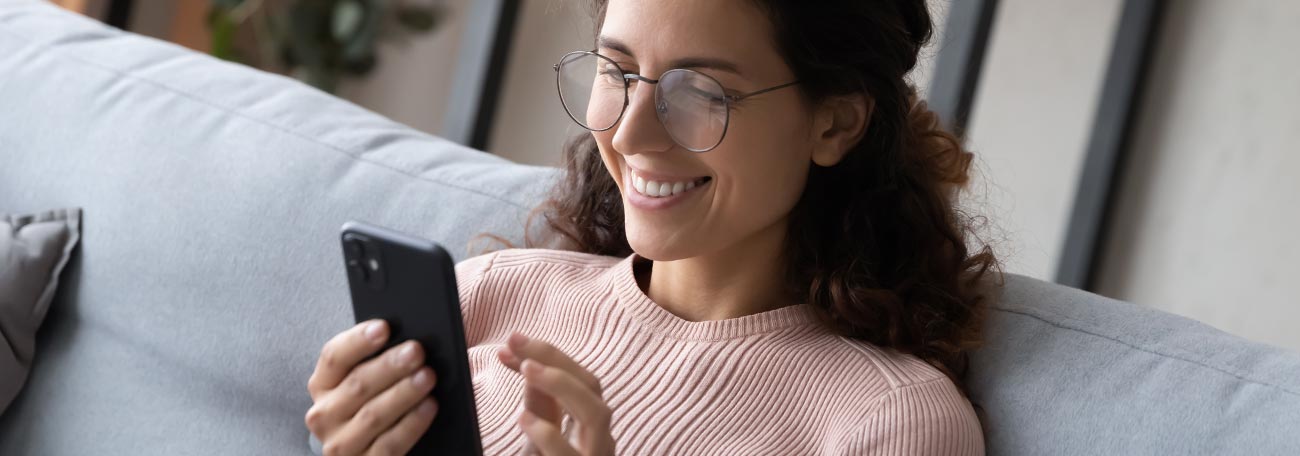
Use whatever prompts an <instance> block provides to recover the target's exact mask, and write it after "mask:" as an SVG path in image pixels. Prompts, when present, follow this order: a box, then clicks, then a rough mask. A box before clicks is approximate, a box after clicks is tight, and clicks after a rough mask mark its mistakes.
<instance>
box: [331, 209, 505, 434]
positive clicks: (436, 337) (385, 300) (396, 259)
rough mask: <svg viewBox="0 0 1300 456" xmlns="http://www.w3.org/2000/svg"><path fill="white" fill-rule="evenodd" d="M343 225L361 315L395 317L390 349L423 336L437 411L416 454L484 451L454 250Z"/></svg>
mask: <svg viewBox="0 0 1300 456" xmlns="http://www.w3.org/2000/svg"><path fill="white" fill-rule="evenodd" d="M341 231H342V233H341V236H340V238H341V241H342V243H343V261H344V264H345V265H346V266H347V273H348V287H349V288H350V289H351V293H352V312H353V314H354V315H355V316H356V321H357V322H358V323H359V322H362V321H366V320H370V319H374V318H380V319H383V320H385V321H387V322H388V325H389V326H388V327H389V334H390V336H389V339H388V342H387V344H386V345H385V346H384V349H383V350H387V349H388V348H390V347H393V346H395V345H397V344H400V343H402V342H405V341H407V340H412V339H414V340H416V341H419V342H420V345H422V346H423V347H424V353H425V364H426V365H428V366H429V367H430V368H432V369H433V371H434V374H435V375H436V376H437V381H436V382H435V384H434V388H433V393H432V395H433V397H434V399H435V400H437V401H438V412H437V415H436V416H435V417H434V419H433V424H431V425H430V426H429V430H428V431H426V432H425V434H424V436H423V437H421V438H420V441H419V442H418V443H417V444H416V445H415V447H414V448H412V449H411V453H410V454H439V455H443V454H446V455H473V456H481V455H482V454H483V449H482V443H481V442H480V441H479V428H478V414H477V412H476V410H475V407H474V385H473V383H472V382H471V380H470V371H469V354H468V351H467V348H466V344H465V330H464V326H463V323H462V321H461V315H460V295H459V293H457V291H456V269H455V264H454V263H452V260H451V255H449V254H447V251H446V250H444V249H443V248H442V247H441V246H439V245H438V244H437V243H434V242H432V241H429V240H425V239H420V238H418V237H415V236H409V235H406V234H402V233H398V232H396V231H392V230H389V229H385V228H381V227H378V226H374V225H369V224H365V223H361V222H356V221H351V222H348V223H345V224H343V228H342V230H341ZM383 350H381V351H379V352H377V353H376V355H377V354H378V353H383Z"/></svg>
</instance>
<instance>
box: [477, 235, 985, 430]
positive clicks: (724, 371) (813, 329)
mask: <svg viewBox="0 0 1300 456" xmlns="http://www.w3.org/2000/svg"><path fill="white" fill-rule="evenodd" d="M633 261H637V262H640V261H648V260H645V259H644V258H642V257H640V256H638V255H636V254H633V255H631V256H629V257H627V258H615V257H604V256H596V255H587V254H580V253H573V252H562V251H555V250H524V249H517V250H503V251H500V252H496V253H491V254H487V255H482V256H478V257H474V258H470V259H467V260H465V261H463V262H461V263H460V264H458V265H456V276H457V279H458V281H459V284H460V293H461V295H460V298H461V306H462V311H463V312H464V321H465V331H466V332H465V337H466V339H467V342H468V344H469V347H470V349H469V359H470V370H471V372H472V375H473V382H474V394H475V399H476V402H477V404H478V414H479V426H480V431H481V433H482V437H483V446H484V449H485V451H486V453H487V454H493V455H495V454H515V453H518V451H519V449H520V448H521V446H522V445H523V442H524V435H523V433H522V432H521V431H520V430H519V427H518V425H517V424H516V419H517V418H518V416H519V413H520V411H521V410H522V409H523V378H522V377H521V376H520V375H519V374H517V373H515V372H514V371H511V370H509V369H508V368H506V367H505V366H503V365H501V363H500V361H498V360H497V357H496V351H497V349H498V348H500V347H501V346H503V345H505V342H506V338H507V337H508V336H509V335H510V332H511V331H514V330H517V331H520V332H523V333H524V334H527V335H529V336H530V337H533V338H538V339H541V340H545V341H547V342H550V343H551V344H552V345H555V346H556V347H557V348H559V349H560V350H562V351H564V352H565V353H567V354H569V356H571V357H572V358H573V359H574V360H575V361H577V362H578V363H579V364H582V365H583V366H585V367H587V369H588V370H590V371H591V372H592V373H593V374H595V375H596V377H597V378H599V379H600V381H601V386H602V387H603V389H604V393H605V394H604V396H605V400H606V402H607V403H608V404H609V406H610V408H611V409H612V410H613V421H612V423H611V426H612V429H611V430H612V433H613V435H614V439H615V441H616V442H617V448H618V453H619V454H635V455H662V454H689V455H712V454H717V455H748V454H775V455H796V454H890V455H894V454H896V455H931V454H933V455H978V454H984V438H983V434H982V433H981V431H980V424H979V421H978V420H977V418H976V417H975V413H974V411H973V410H972V408H971V406H970V403H969V402H967V401H966V399H964V398H962V396H961V395H960V394H959V393H958V391H957V389H956V388H955V387H954V386H953V384H952V383H951V382H950V381H949V380H948V379H947V377H945V376H944V375H943V374H941V373H940V372H939V371H938V370H936V369H935V368H933V367H931V366H929V365H927V364H925V363H924V362H922V361H921V360H919V359H917V358H915V357H913V356H910V355H902V354H898V353H896V352H893V351H890V350H883V349H880V348H878V347H875V346H873V345H870V344H866V343H863V342H859V341H855V340H850V339H846V338H842V337H838V336H836V335H834V334H831V333H830V332H829V331H827V330H826V329H825V328H824V327H822V325H820V324H819V323H817V322H816V320H814V315H813V314H812V313H810V310H812V309H811V307H810V306H809V305H807V304H799V305H795V306H790V307H784V308H780V309H776V310H772V311H767V312H762V313H758V314H754V315H748V316H744V317H740V318H733V319H728V320H719V321H700V322H692V321H689V320H684V319H682V318H679V317H677V316H676V315H674V314H672V313H671V312H668V311H667V310H665V309H663V308H662V307H659V305H657V304H655V303H654V301H651V300H650V298H649V297H648V296H646V295H645V293H643V292H642V290H641V289H640V287H639V286H638V285H637V282H636V279H635V277H634V276H633V271H632V264H633Z"/></svg>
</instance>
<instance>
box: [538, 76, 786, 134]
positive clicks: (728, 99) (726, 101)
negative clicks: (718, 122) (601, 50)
mask: <svg viewBox="0 0 1300 456" xmlns="http://www.w3.org/2000/svg"><path fill="white" fill-rule="evenodd" d="M588 55H590V56H594V57H596V58H598V59H601V60H604V61H606V62H609V63H610V64H612V65H614V68H617V69H618V72H619V73H620V74H622V75H623V107H622V108H620V109H619V111H618V117H616V118H614V122H613V123H610V125H609V126H608V127H605V128H600V129H596V128H591V127H588V126H586V125H585V124H583V123H582V122H581V121H579V120H578V118H577V117H574V116H573V113H572V112H569V106H568V103H565V102H564V89H563V88H562V87H561V85H562V84H563V81H562V80H561V76H560V66H562V65H564V64H565V63H567V62H569V61H570V60H571V58H577V57H578V56H588ZM551 68H553V69H554V70H555V92H556V94H557V95H558V96H559V97H560V107H561V108H563V109H564V113H565V114H567V115H568V116H569V119H571V120H573V122H574V123H576V124H578V126H580V127H582V128H584V129H587V130H590V131H608V130H610V129H612V128H614V126H616V125H618V123H619V122H621V121H622V120H623V114H626V113H627V107H628V106H629V105H631V98H630V97H629V96H628V93H627V91H628V88H629V87H630V86H631V83H630V82H629V81H630V80H637V81H641V82H646V83H650V84H654V86H655V117H656V118H657V119H659V123H660V124H661V125H663V117H660V116H661V115H663V113H664V111H666V110H667V109H668V107H667V106H664V105H661V104H660V101H659V96H660V95H659V94H660V92H659V87H660V86H659V81H662V80H663V79H664V75H667V74H670V73H672V72H674V71H681V72H687V73H692V74H696V75H699V76H703V77H704V78H706V79H707V80H708V81H710V82H712V83H713V84H715V85H717V86H718V89H720V91H721V92H722V107H723V110H724V111H723V112H725V114H726V117H725V118H724V119H723V122H722V134H720V135H718V141H717V142H715V143H713V145H711V146H709V147H706V148H702V149H694V148H691V147H688V146H686V145H685V144H682V143H681V142H678V141H677V138H673V135H672V133H669V134H668V137H669V138H672V140H673V142H674V143H676V144H677V145H678V146H681V147H682V148H683V149H686V150H689V151H691V152H696V153H702V152H708V151H710V150H713V149H714V148H717V147H718V145H720V144H722V140H723V139H726V137H727V130H728V129H729V128H728V127H730V126H731V104H732V103H734V102H737V101H740V100H743V99H746V98H749V97H752V96H754V95H759V94H764V93H767V92H771V91H773V90H778V89H784V88H786V87H790V86H793V85H795V84H798V83H799V81H791V82H787V83H785V84H779V85H775V86H772V87H768V88H766V89H759V90H755V91H753V92H748V93H742V94H739V95H727V88H726V86H723V85H722V83H721V82H718V80H717V79H716V78H714V77H713V76H709V75H707V74H704V73H701V72H699V71H695V70H690V69H686V68H674V69H671V70H668V71H665V72H663V73H662V74H660V75H659V79H650V78H647V77H645V76H642V75H639V74H636V73H628V72H627V71H624V70H623V67H622V66H620V65H619V64H618V62H615V61H614V60H613V59H610V58H609V57H605V56H603V55H600V54H598V53H596V52H595V51H573V52H570V53H567V54H564V56H562V57H560V62H559V63H556V64H555V65H552V66H551ZM667 128H668V126H667V125H664V129H665V130H667Z"/></svg>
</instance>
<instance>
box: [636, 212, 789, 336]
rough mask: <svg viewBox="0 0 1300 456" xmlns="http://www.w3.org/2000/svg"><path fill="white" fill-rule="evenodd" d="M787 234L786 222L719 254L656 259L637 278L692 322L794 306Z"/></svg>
mask: <svg viewBox="0 0 1300 456" xmlns="http://www.w3.org/2000/svg"><path fill="white" fill-rule="evenodd" d="M785 232H786V221H785V220H781V221H779V222H777V223H774V224H772V226H770V227H768V228H765V229H763V230H761V231H759V232H757V233H754V234H753V235H752V236H750V237H749V238H746V239H743V240H741V241H740V242H736V243H734V244H732V245H731V246H728V247H727V248H724V249H722V250H719V251H716V252H711V253H708V254H705V255H700V256H696V257H691V258H686V259H682V260H675V261H655V262H654V264H653V266H652V267H651V269H650V271H649V275H648V277H647V276H646V274H645V271H639V272H638V274H637V278H638V282H640V285H641V289H642V290H644V291H645V292H646V295H648V296H649V297H650V299H651V300H653V301H654V302H655V303H657V304H659V306H661V307H663V308H664V309H665V310H667V311H669V312H671V313H673V314H674V315H677V316H678V317H680V318H682V319H684V320H687V321H709V320H725V319H729V318H738V317H743V316H746V315H752V314H756V313H760V312H765V311H769V310H774V309H778V308H781V307H785V306H788V305H791V304H794V303H795V302H794V300H793V299H791V298H790V297H789V296H787V295H786V291H785V280H786V278H785V266H784V261H782V257H783V252H782V248H783V246H784V244H785ZM647 280H648V282H649V283H646V282H647Z"/></svg>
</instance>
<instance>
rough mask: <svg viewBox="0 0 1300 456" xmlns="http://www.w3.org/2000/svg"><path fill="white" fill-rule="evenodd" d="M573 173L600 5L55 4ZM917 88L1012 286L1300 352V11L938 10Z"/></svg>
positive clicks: (1281, 6)
mask: <svg viewBox="0 0 1300 456" xmlns="http://www.w3.org/2000/svg"><path fill="white" fill-rule="evenodd" d="M55 3H59V4H61V5H63V6H64V7H67V8H69V9H74V10H77V11H80V12H82V13H84V14H86V15H88V16H91V17H95V18H97V19H100V20H103V21H105V22H108V23H110V24H112V25H115V26H118V27H121V28H124V29H127V30H130V31H133V32H136V33H141V34H145V35H150V36H153V37H156V38H159V39H163V40H168V41H172V42H175V43H177V44H179V45H182V46H187V47H190V48H194V49H197V50H200V51H203V52H208V53H212V54H214V55H217V56H219V57H221V58H226V59H230V60H235V61H239V62H241V63H245V64H248V65H252V66H256V67H258V68H262V69H265V70H267V71H274V72H278V73H282V74H286V75H289V76H292V77H296V78H299V79H302V80H303V81H305V82H307V83H309V84H312V85H315V86H317V87H319V88H321V89H322V90H326V91H329V92H332V93H335V94H337V95H338V96H340V97H342V98H345V99H348V100H351V101H352V102H354V103H357V104H359V105H362V106H365V107H367V108H369V109H372V110H374V111H377V112H379V113H381V114H384V115H386V116H389V117H391V118H393V119H395V120H397V121H399V122H402V123H405V124H408V125H410V126H412V127H414V128H416V129H419V130H423V131H426V132H428V133H431V134H435V135H439V136H444V137H447V138H449V139H452V140H455V141H458V142H461V143H464V144H467V145H471V146H473V147H476V148H479V149H483V150H486V151H488V152H491V153H494V154H498V155H501V156H503V157H506V158H509V159H511V160H514V161H518V162H523V163H530V164H537V165H557V164H558V161H559V158H560V147H561V145H562V144H563V142H564V141H565V139H567V138H569V137H571V136H573V135H574V134H577V133H578V127H577V126H575V125H573V124H572V123H571V122H570V121H569V119H568V118H567V117H566V116H565V114H564V112H563V110H562V109H561V108H560V106H559V104H558V101H557V99H556V95H555V82H554V73H553V71H552V69H551V65H552V64H553V63H555V62H556V61H557V60H558V59H559V57H560V56H561V55H563V54H564V53H566V52H568V51H571V50H577V49H588V48H590V47H591V43H592V25H591V17H590V13H589V7H588V2H587V1H586V0H516V1H505V0H426V1H417V0H411V1H396V0H389V1H384V0H369V1H367V0H261V1H259V0H175V1H163V0H58V1H55ZM931 4H932V7H933V11H934V13H935V16H936V20H937V25H938V26H939V27H938V30H939V34H938V35H937V36H936V37H935V38H936V39H935V40H934V41H933V45H932V46H931V47H930V48H929V49H927V50H926V52H925V55H924V61H923V62H922V64H921V66H920V67H919V68H918V69H917V70H916V72H915V73H914V74H913V76H912V78H913V82H914V83H915V84H916V85H917V86H918V87H920V88H921V90H922V92H923V93H926V94H927V97H928V98H929V100H930V102H931V105H932V106H933V107H934V108H935V110H936V111H937V112H939V113H940V114H941V116H942V117H943V118H944V119H945V121H946V122H948V123H949V125H950V126H951V127H953V128H954V129H956V130H958V131H960V132H962V133H963V136H964V139H965V143H966V146H967V147H968V148H969V149H970V150H972V151H974V152H975V153H976V155H977V157H978V162H977V166H978V169H977V173H978V174H979V176H978V180H977V182H976V183H975V185H973V186H972V188H971V190H970V192H969V194H968V197H969V198H970V199H969V200H968V201H967V210H968V211H970V212H973V213H977V214H982V215H984V216H987V217H988V218H989V220H990V225H989V226H988V229H987V230H985V232H984V235H985V237H986V238H987V240H988V241H990V242H993V243H994V246H995V248H996V249H997V250H998V253H999V254H1000V256H1001V258H1002V259H1003V261H1004V262H1005V269H1006V270H1007V271H1008V272H1014V273H1019V274H1024V275H1028V276H1033V277H1037V278H1041V279H1044V280H1050V281H1056V282H1060V283H1064V284H1067V285H1071V286H1075V287H1079V288H1083V289H1087V290H1089V291H1093V292H1096V293H1099V294H1102V295H1105V296H1109V297H1113V298H1117V299H1123V300H1127V301H1132V302H1135V303H1138V304H1140V305H1145V306H1150V307H1154V308H1157V309H1161V310H1164V311H1168V312H1173V313H1177V314H1181V315H1185V316H1188V317H1191V318H1195V319H1197V320H1200V321H1203V322H1206V323H1208V324H1211V325H1213V326H1215V327H1218V328H1220V329H1223V330H1225V331H1228V332H1231V333H1234V334H1237V335H1240V336H1244V337H1246V338H1249V339H1253V340H1257V341H1261V342H1265V343H1270V344H1274V345H1279V346H1283V347H1287V348H1290V349H1293V350H1300V330H1298V328H1297V326H1298V324H1300V304H1298V302H1297V299H1296V298H1295V297H1296V296H1297V295H1300V277H1296V276H1297V272H1300V266H1298V265H1297V264H1296V261H1297V259H1300V239H1297V236H1296V234H1297V233H1300V180H1297V179H1295V178H1294V177H1293V176H1294V170H1296V169H1300V151H1298V150H1297V144H1300V109H1297V108H1296V106H1300V79H1298V78H1297V75H1300V52H1296V51H1295V49H1294V43H1296V42H1300V28H1296V27H1294V24H1296V23H1300V2H1294V1H1288V0H1238V1H1232V2H1228V1H1219V0H1179V1H1170V2H1165V1H1156V0H1095V1H1088V2H1079V1H1073V0H997V1H989V0H956V1H946V0H932V1H931Z"/></svg>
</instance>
